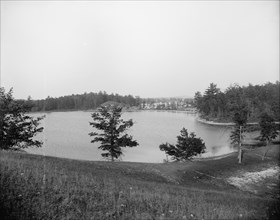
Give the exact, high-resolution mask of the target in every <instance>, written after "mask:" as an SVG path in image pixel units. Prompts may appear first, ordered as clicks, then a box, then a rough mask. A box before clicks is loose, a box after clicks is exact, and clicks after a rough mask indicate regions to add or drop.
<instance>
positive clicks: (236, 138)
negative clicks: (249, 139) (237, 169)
mask: <svg viewBox="0 0 280 220" xmlns="http://www.w3.org/2000/svg"><path fill="white" fill-rule="evenodd" d="M247 114H248V111H247V109H246V107H244V106H240V107H239V109H236V111H235V113H234V115H233V119H232V120H233V122H234V123H235V126H234V129H233V130H232V132H231V135H230V139H231V143H232V144H238V163H242V159H243V151H242V139H243V138H244V136H243V133H244V132H245V126H246V123H247Z"/></svg>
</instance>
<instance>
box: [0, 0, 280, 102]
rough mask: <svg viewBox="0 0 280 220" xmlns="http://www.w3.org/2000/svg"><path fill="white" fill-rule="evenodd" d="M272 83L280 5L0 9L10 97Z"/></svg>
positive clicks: (43, 4)
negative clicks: (11, 89)
mask: <svg viewBox="0 0 280 220" xmlns="http://www.w3.org/2000/svg"><path fill="white" fill-rule="evenodd" d="M276 80H279V1H232V2H231V1H225V2H222V1H197V2H195V1H194V2H192V1H177V2H174V1H172V2H168V1H154V2H148V1H132V2H129V1H121V2H115V1H99V2H98V1H85V2H82V1H78V2H73V1H61V2H54V1H50V2H49V1H29V2H28V1H26V2H23V1H14V2H12V1H1V86H4V87H5V88H6V89H9V88H10V87H14V96H15V97H16V98H27V96H28V95H31V96H32V98H33V99H39V98H45V97H47V96H48V95H50V96H53V97H58V96H62V95H70V94H80V93H84V92H91V91H92V92H98V91H100V90H101V91H106V92H107V93H112V92H113V93H119V94H121V95H127V94H132V95H134V96H136V95H139V96H140V97H171V96H193V95H194V93H195V92H196V91H202V92H203V91H204V90H205V89H206V88H207V87H208V85H209V84H210V83H211V82H214V83H216V84H218V87H220V88H221V89H225V88H226V87H228V86H229V85H230V84H231V83H239V84H240V85H248V83H252V84H263V83H265V82H268V81H270V82H275V81H276Z"/></svg>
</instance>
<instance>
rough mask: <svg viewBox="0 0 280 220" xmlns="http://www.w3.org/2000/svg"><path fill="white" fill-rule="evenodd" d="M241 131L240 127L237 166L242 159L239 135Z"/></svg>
mask: <svg viewBox="0 0 280 220" xmlns="http://www.w3.org/2000/svg"><path fill="white" fill-rule="evenodd" d="M241 129H242V126H240V128H239V132H240V133H239V145H238V157H237V158H238V163H239V164H241V163H242V157H243V154H242V149H241V138H242V137H241V134H242V132H241Z"/></svg>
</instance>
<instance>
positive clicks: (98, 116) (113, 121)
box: [89, 105, 138, 161]
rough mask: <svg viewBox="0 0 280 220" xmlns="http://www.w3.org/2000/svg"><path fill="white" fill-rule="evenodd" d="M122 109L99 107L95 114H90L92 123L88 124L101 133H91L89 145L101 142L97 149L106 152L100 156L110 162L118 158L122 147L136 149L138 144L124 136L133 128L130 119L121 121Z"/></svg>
mask: <svg viewBox="0 0 280 220" xmlns="http://www.w3.org/2000/svg"><path fill="white" fill-rule="evenodd" d="M121 112H122V107H120V106H117V105H107V106H104V105H103V106H101V107H100V108H99V109H97V112H94V113H92V115H91V116H92V118H93V122H90V123H89V124H90V125H91V126H92V127H93V128H95V129H97V130H99V131H101V133H97V132H91V133H89V135H90V136H91V137H94V139H93V140H92V141H91V143H95V142H101V145H100V146H99V147H98V148H99V149H101V150H103V151H106V152H105V153H102V154H101V155H102V156H103V157H105V158H110V159H111V161H114V160H115V159H117V158H119V157H120V156H121V155H122V154H123V152H122V149H121V148H122V147H136V146H137V145H138V143H137V142H136V141H135V140H133V139H132V136H131V135H128V134H126V133H125V132H126V131H127V129H128V128H130V127H132V126H133V121H132V119H130V120H128V121H124V120H123V119H121Z"/></svg>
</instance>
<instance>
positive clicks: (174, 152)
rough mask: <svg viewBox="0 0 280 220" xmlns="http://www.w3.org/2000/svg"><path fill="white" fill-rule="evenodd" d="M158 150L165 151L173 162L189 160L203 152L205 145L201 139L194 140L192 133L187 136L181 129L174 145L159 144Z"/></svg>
mask: <svg viewBox="0 0 280 220" xmlns="http://www.w3.org/2000/svg"><path fill="white" fill-rule="evenodd" d="M159 149H160V150H161V151H165V153H166V154H168V155H169V156H171V157H172V159H173V160H177V161H180V160H190V159H192V158H193V157H194V156H196V155H198V154H201V153H204V152H205V144H204V143H203V140H202V139H201V138H196V135H195V134H194V132H192V133H190V134H189V133H188V131H187V129H185V128H183V129H182V130H181V135H180V136H177V144H176V145H172V144H169V143H165V144H161V145H160V146H159Z"/></svg>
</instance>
